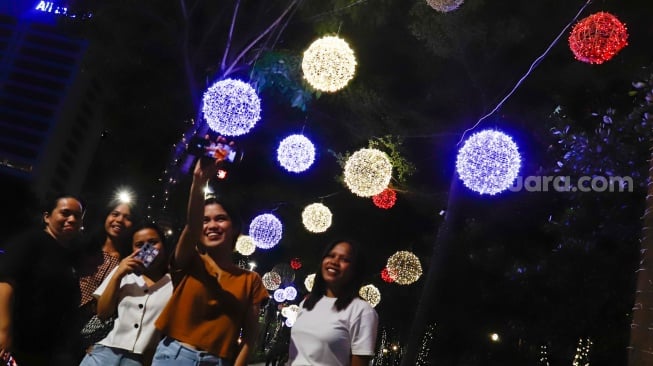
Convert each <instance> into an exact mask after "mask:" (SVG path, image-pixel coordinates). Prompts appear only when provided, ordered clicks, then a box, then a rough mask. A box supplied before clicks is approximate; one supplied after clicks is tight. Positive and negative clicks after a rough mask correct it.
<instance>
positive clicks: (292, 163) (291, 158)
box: [277, 135, 315, 173]
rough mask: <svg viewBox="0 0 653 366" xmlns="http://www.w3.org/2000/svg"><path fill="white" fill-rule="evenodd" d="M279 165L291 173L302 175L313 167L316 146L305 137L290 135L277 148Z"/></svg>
mask: <svg viewBox="0 0 653 366" xmlns="http://www.w3.org/2000/svg"><path fill="white" fill-rule="evenodd" d="M277 160H278V161H279V164H281V166H282V167H283V168H284V169H286V170H287V171H289V172H291V173H301V172H303V171H306V170H307V169H308V168H310V167H311V165H313V161H315V146H313V143H312V142H311V140H309V139H308V138H306V137H305V136H304V135H290V136H288V137H286V138H285V139H283V140H282V141H281V143H279V147H278V148H277Z"/></svg>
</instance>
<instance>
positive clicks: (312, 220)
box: [302, 203, 333, 233]
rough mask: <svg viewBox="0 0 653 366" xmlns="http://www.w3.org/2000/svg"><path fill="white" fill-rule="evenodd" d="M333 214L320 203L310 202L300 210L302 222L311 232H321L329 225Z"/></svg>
mask: <svg viewBox="0 0 653 366" xmlns="http://www.w3.org/2000/svg"><path fill="white" fill-rule="evenodd" d="M332 218H333V215H332V214H331V210H329V208H328V207H326V206H325V205H323V204H321V203H311V204H310V205H308V206H306V207H305V208H304V211H302V223H303V224H304V227H305V228H306V230H308V231H310V232H312V233H323V232H325V231H327V229H328V228H329V227H330V226H331V219H332Z"/></svg>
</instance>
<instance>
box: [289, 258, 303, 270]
mask: <svg viewBox="0 0 653 366" xmlns="http://www.w3.org/2000/svg"><path fill="white" fill-rule="evenodd" d="M290 268H292V269H294V270H295V271H296V270H298V269H300V268H302V261H301V260H300V259H299V258H293V259H291V260H290Z"/></svg>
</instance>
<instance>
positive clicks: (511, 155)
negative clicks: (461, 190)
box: [456, 130, 521, 195]
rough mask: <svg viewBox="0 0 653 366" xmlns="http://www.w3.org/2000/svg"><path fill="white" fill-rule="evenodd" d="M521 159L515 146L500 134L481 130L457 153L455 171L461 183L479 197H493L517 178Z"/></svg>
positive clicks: (506, 136)
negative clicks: (481, 195) (487, 195)
mask: <svg viewBox="0 0 653 366" xmlns="http://www.w3.org/2000/svg"><path fill="white" fill-rule="evenodd" d="M520 165H521V157H520V155H519V151H518V150H517V144H515V142H514V141H513V140H512V138H511V137H510V136H508V135H506V134H504V133H503V132H500V131H495V130H484V131H481V132H478V133H475V134H474V135H472V136H470V137H469V138H468V139H467V141H465V144H464V145H463V147H462V148H461V149H460V150H459V151H458V157H457V159H456V171H457V172H458V176H459V177H460V179H461V180H462V181H463V184H464V185H465V186H466V187H467V188H469V189H471V190H472V191H475V192H478V193H480V194H489V195H494V194H497V193H499V192H502V191H504V190H506V189H508V188H509V187H510V185H511V184H512V183H513V182H514V181H515V178H517V174H518V173H519V167H520Z"/></svg>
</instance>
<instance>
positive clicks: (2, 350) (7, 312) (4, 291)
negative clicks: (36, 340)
mask: <svg viewBox="0 0 653 366" xmlns="http://www.w3.org/2000/svg"><path fill="white" fill-rule="evenodd" d="M13 299H14V288H13V287H12V286H11V285H10V284H9V283H7V282H0V360H2V359H4V357H5V356H6V355H7V352H9V349H10V348H11V325H12V324H11V319H12V316H11V311H12V303H13Z"/></svg>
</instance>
